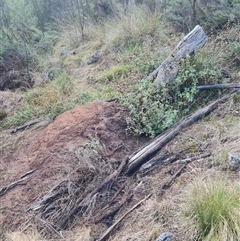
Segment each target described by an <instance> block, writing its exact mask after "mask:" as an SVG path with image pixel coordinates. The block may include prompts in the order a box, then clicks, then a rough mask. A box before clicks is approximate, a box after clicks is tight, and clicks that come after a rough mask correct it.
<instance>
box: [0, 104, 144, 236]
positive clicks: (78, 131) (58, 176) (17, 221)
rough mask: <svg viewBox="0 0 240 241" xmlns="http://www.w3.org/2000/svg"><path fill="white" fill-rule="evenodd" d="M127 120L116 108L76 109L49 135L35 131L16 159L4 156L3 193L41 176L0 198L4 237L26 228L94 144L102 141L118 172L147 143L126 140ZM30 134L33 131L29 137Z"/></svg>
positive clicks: (0, 160)
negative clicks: (77, 157) (29, 214)
mask: <svg viewBox="0 0 240 241" xmlns="http://www.w3.org/2000/svg"><path fill="white" fill-rule="evenodd" d="M126 114H127V113H126V111H125V110H124V109H123V108H122V107H121V106H120V105H119V104H117V103H115V102H95V103H91V104H87V105H84V106H80V107H77V108H74V109H72V110H70V111H67V112H65V113H63V114H62V115H60V116H58V117H57V118H56V119H55V120H54V121H53V122H52V123H50V124H49V125H48V126H47V127H46V128H45V129H43V130H36V131H34V133H32V135H31V137H29V139H28V140H25V141H24V142H22V143H21V144H20V145H19V146H18V147H17V148H16V149H15V150H14V151H12V153H10V154H8V155H6V154H5V155H3V156H1V157H0V167H1V169H0V171H1V175H0V186H1V187H2V186H5V185H8V184H10V183H11V182H14V181H16V180H18V179H20V177H21V176H22V175H23V174H25V173H27V172H28V171H30V170H36V171H35V173H34V176H33V177H32V178H31V180H29V181H27V182H26V183H24V184H22V185H18V186H16V187H15V188H13V189H11V190H9V191H7V192H6V193H5V194H4V195H2V196H1V197H0V198H1V205H0V206H1V207H0V212H1V213H0V223H1V229H2V230H3V233H4V232H5V231H10V230H12V231H13V230H16V229H17V227H19V226H20V225H22V224H23V223H24V222H26V214H25V210H26V209H27V208H29V206H30V205H31V203H32V202H33V201H34V200H36V199H37V198H38V197H40V196H41V195H42V194H43V192H44V191H46V190H48V189H49V188H50V187H52V186H53V185H54V183H56V182H58V181H60V180H62V179H63V178H64V175H66V169H67V167H68V164H69V163H70V162H71V157H72V155H71V150H73V149H77V148H79V147H82V146H84V145H85V144H86V142H87V141H89V140H90V139H94V140H97V141H99V143H101V145H103V146H104V147H105V150H106V153H107V155H108V156H109V157H110V161H111V162H112V165H113V166H115V167H117V166H118V165H119V163H120V162H121V161H122V160H123V158H126V156H127V155H129V154H130V153H132V152H133V151H134V150H136V148H138V147H139V146H140V145H141V144H142V143H144V142H145V141H146V140H147V138H138V139H136V137H134V136H127V135H126V131H125V129H126V122H125V117H126ZM28 131H31V130H27V131H26V133H25V135H27V132H28ZM5 134H6V133H5ZM6 135H7V134H6ZM8 135H10V134H8ZM2 137H3V135H2ZM6 139H7V138H6ZM8 141H9V140H8Z"/></svg>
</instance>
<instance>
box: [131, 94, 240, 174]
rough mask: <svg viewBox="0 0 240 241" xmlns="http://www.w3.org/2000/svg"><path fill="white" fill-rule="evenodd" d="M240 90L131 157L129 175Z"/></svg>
mask: <svg viewBox="0 0 240 241" xmlns="http://www.w3.org/2000/svg"><path fill="white" fill-rule="evenodd" d="M239 92H240V90H237V91H234V92H232V93H230V94H227V95H225V96H223V97H222V98H221V99H219V100H216V101H214V102H213V103H211V104H210V105H208V106H206V107H204V108H202V109H200V110H198V111H197V112H195V113H194V114H192V115H189V116H187V117H184V118H182V119H181V120H179V121H178V122H177V123H176V124H174V125H173V126H172V127H171V128H170V129H168V130H166V131H165V132H163V133H162V134H160V135H158V136H157V137H156V138H155V139H154V140H153V141H152V142H151V143H150V144H147V145H146V146H144V147H143V148H141V149H140V150H138V151H137V152H135V153H134V154H133V155H131V156H130V157H129V162H128V167H127V174H132V173H133V172H135V170H137V169H139V168H140V167H141V166H142V165H143V164H144V163H146V162H147V161H148V160H149V159H150V158H151V157H152V156H153V155H154V154H156V153H157V152H158V151H159V150H160V149H161V148H162V147H164V146H165V145H166V144H167V143H168V142H169V141H170V140H172V138H174V137H175V136H176V135H178V134H179V132H180V131H181V130H182V129H183V128H185V127H187V126H190V125H191V124H193V123H194V122H196V121H198V120H199V119H201V118H202V117H204V116H206V115H207V114H209V113H210V112H211V111H213V110H214V109H216V107H217V106H218V105H219V104H221V103H224V102H225V101H227V100H228V99H229V98H230V97H231V96H232V95H233V94H236V93H239Z"/></svg>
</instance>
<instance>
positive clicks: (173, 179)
mask: <svg viewBox="0 0 240 241" xmlns="http://www.w3.org/2000/svg"><path fill="white" fill-rule="evenodd" d="M186 166H187V164H184V165H183V166H182V167H181V168H180V169H179V170H178V171H177V172H176V173H175V174H174V175H173V176H172V177H171V178H170V179H169V180H168V181H167V182H165V183H164V184H163V186H162V189H167V188H169V187H171V186H172V184H173V183H174V181H175V179H176V178H177V177H178V176H180V174H181V172H182V171H183V169H184V168H185V167H186Z"/></svg>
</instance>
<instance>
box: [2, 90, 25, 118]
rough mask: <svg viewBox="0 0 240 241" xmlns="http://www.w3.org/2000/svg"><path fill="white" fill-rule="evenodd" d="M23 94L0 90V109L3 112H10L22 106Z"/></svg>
mask: <svg viewBox="0 0 240 241" xmlns="http://www.w3.org/2000/svg"><path fill="white" fill-rule="evenodd" d="M22 99H23V96H22V95H20V94H16V93H14V92H10V91H0V109H1V112H2V113H6V115H7V114H10V113H12V112H13V111H14V110H16V109H17V108H19V107H20V105H21V100H22Z"/></svg>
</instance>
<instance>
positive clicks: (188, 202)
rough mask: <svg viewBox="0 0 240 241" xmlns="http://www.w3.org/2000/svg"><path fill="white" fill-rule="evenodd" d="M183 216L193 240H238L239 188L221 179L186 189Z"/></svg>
mask: <svg viewBox="0 0 240 241" xmlns="http://www.w3.org/2000/svg"><path fill="white" fill-rule="evenodd" d="M185 194H186V196H185V198H184V201H185V204H184V214H185V216H186V217H187V218H188V221H189V222H188V225H189V229H190V230H192V231H193V230H197V233H196V240H204V241H219V240H221V241H235V240H238V238H239V237H240V186H239V184H238V183H231V182H230V181H227V180H222V179H220V178H216V179H215V178H214V179H210V178H208V179H206V180H204V181H198V182H195V183H193V184H191V185H190V186H189V188H188V189H187V191H186V193H185Z"/></svg>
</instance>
